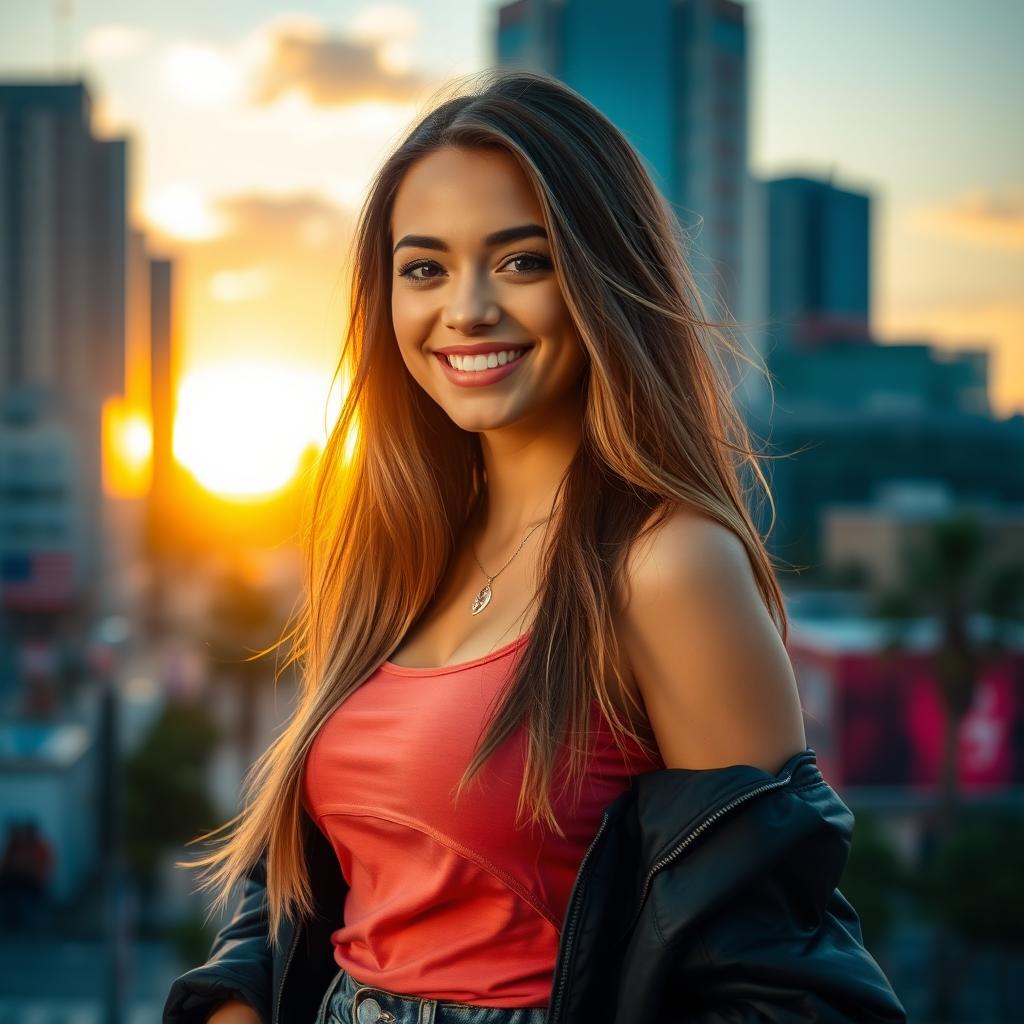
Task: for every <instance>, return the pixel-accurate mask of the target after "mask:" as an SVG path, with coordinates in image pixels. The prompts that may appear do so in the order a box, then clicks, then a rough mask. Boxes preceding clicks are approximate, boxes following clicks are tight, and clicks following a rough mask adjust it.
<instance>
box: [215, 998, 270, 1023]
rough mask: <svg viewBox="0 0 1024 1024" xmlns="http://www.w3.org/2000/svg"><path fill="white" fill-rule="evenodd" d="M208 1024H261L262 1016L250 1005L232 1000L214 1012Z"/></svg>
mask: <svg viewBox="0 0 1024 1024" xmlns="http://www.w3.org/2000/svg"><path fill="white" fill-rule="evenodd" d="M206 1024H260V1015H259V1014H258V1013H257V1012H256V1011H255V1010H254V1009H253V1008H252V1007H251V1006H250V1005H249V1004H248V1003H243V1002H241V1001H239V1000H237V999H232V1000H231V1001H230V1002H228V1003H225V1004H224V1005H223V1006H221V1007H220V1008H218V1009H216V1010H214V1012H213V1014H212V1015H211V1016H210V1017H207V1019H206Z"/></svg>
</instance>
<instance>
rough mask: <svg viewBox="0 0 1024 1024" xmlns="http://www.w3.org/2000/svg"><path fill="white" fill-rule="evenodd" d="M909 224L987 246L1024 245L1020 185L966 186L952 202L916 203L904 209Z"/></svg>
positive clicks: (1023, 190)
mask: <svg viewBox="0 0 1024 1024" xmlns="http://www.w3.org/2000/svg"><path fill="white" fill-rule="evenodd" d="M907 220H908V224H909V225H910V226H911V227H912V228H916V229H917V230H919V231H921V232H923V233H925V234H930V235H937V236H939V237H942V238H949V239H952V240H953V241H958V242H966V243H967V244H969V245H976V246H981V247H983V248H989V249H1024V185H1013V186H1009V187H1007V188H1006V189H1004V190H1003V191H1002V193H997V192H993V191H986V190H985V189H980V188H978V189H969V190H968V191H967V192H965V193H963V194H962V195H961V196H960V197H959V198H957V199H955V200H953V201H952V202H950V203H948V204H945V205H939V206H918V207H914V208H912V209H911V210H910V211H909V213H908V217H907Z"/></svg>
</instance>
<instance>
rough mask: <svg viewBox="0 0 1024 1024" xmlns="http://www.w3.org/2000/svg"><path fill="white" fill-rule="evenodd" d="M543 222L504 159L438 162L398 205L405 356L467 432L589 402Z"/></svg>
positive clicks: (394, 301) (397, 295)
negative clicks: (574, 400)
mask: <svg viewBox="0 0 1024 1024" xmlns="http://www.w3.org/2000/svg"><path fill="white" fill-rule="evenodd" d="M543 223H544V222H543V214H542V210H541V206H540V203H539V202H538V200H537V197H536V195H535V194H534V192H533V188H532V186H531V184H530V181H529V179H528V178H527V177H526V175H525V174H524V173H523V171H522V170H521V169H520V167H519V164H518V163H517V162H516V161H515V159H514V158H513V157H512V156H510V155H509V154H508V153H505V152H503V151H496V150H486V151H484V150H464V149H453V148H448V149H443V150H439V151H436V152H434V153H430V154H428V155H427V156H424V157H422V158H421V159H420V160H418V161H417V162H416V163H415V164H414V165H413V166H412V167H411V168H410V169H409V170H408V171H407V172H406V175H405V177H404V179H403V180H402V183H401V185H400V186H399V189H398V192H397V194H396V196H395V202H394V208H393V211H392V217H391V241H392V245H393V247H394V251H393V256H392V274H393V279H392V298H391V315H392V320H393V322H394V328H395V336H396V338H397V339H398V347H399V350H400V351H401V354H402V359H403V360H404V362H405V365H406V366H407V367H408V369H409V372H410V373H411V374H412V375H413V377H414V378H415V379H416V381H417V382H418V383H419V385H420V387H422V388H423V390H424V391H426V392H427V394H428V395H430V397H431V398H433V399H434V401H435V402H437V403H438V405H440V406H441V408H443V409H444V410H445V412H447V413H448V415H449V416H450V417H451V418H452V420H453V421H454V422H455V423H457V424H458V425H459V426H460V427H462V428H463V429H464V430H472V431H483V430H489V429H495V428H498V427H502V426H506V425H508V424H512V423H515V422H518V421H524V420H531V421H534V422H536V423H538V424H541V423H543V421H544V419H545V418H546V417H545V415H544V414H545V412H551V411H554V410H555V409H557V408H558V406H559V404H560V400H562V399H563V398H564V397H565V396H566V395H567V394H569V393H575V392H578V389H579V379H580V376H581V372H582V370H583V368H584V366H585V355H584V352H583V349H582V347H581V346H580V343H579V340H578V338H577V335H576V332H575V328H574V327H573V323H572V320H571V318H570V316H569V310H568V308H567V306H566V304H565V301H564V299H563V297H562V292H561V289H560V287H559V284H558V281H557V279H556V277H555V271H554V268H553V266H552V261H551V246H550V244H549V243H548V240H547V237H546V233H545V230H544V227H543ZM510 229H515V231H514V237H513V233H512V231H511V230H510ZM503 233H507V234H505V237H502V235H503ZM492 236H493V237H492ZM450 350H454V353H462V354H461V356H457V357H456V359H455V362H456V363H459V362H461V365H460V366H458V367H456V366H452V365H450V364H449V362H448V360H447V359H446V357H445V355H444V352H445V351H450ZM489 353H490V354H489ZM499 353H504V354H499ZM511 357H514V358H511ZM484 364H487V365H488V368H487V369H482V370H478V369H476V368H475V367H477V366H479V365H484ZM491 364H494V365H491Z"/></svg>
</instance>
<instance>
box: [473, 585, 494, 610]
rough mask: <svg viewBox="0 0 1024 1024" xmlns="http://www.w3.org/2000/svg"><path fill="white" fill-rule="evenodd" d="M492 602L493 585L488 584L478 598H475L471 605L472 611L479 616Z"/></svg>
mask: <svg viewBox="0 0 1024 1024" xmlns="http://www.w3.org/2000/svg"><path fill="white" fill-rule="evenodd" d="M490 600H491V584H490V582H487V583H485V584H484V586H483V589H482V590H481V591H480V593H479V594H477V595H476V597H474V598H473V603H472V604H471V605H470V610H471V611H472V612H473V614H474V615H478V614H479V613H480V612H482V611H483V610H484V609H485V608H486V607H487V605H488V604H489V603H490Z"/></svg>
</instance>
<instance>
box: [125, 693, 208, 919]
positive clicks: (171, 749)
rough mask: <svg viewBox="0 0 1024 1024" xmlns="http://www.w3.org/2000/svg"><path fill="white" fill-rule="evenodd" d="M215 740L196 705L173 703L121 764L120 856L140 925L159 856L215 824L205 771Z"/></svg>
mask: <svg viewBox="0 0 1024 1024" xmlns="http://www.w3.org/2000/svg"><path fill="white" fill-rule="evenodd" d="M219 740H220V733H219V730H218V728H217V726H216V723H215V722H214V721H213V720H212V719H211V718H210V716H209V714H208V713H207V712H206V711H205V710H204V709H203V707H202V706H201V705H200V704H197V703H186V702H175V701H172V702H171V703H169V704H168V705H167V706H166V707H165V708H164V710H163V712H162V714H161V715H160V716H159V718H157V719H156V721H154V723H153V725H152V726H151V727H150V730H149V732H148V734H147V735H146V737H145V738H144V739H143V741H142V742H141V743H140V744H139V746H138V748H137V749H136V750H135V751H134V753H132V754H131V755H130V756H129V757H128V758H126V760H125V762H124V766H123V771H124V775H123V779H124V783H123V785H124V792H123V801H122V804H121V808H122V815H123V820H122V835H123V836H124V855H125V861H126V864H127V866H128V868H129V869H130V870H131V871H132V873H133V874H134V875H135V877H136V880H137V882H138V883H139V887H140V891H141V894H142V898H143V921H144V922H145V921H146V919H147V916H148V914H147V912H148V909H149V905H150V902H151V898H152V894H153V888H154V885H155V881H156V877H155V876H156V870H157V865H158V864H159V861H160V857H161V854H162V853H163V852H164V851H165V850H167V849H169V848H174V847H178V846H180V845H181V844H182V843H184V842H187V841H188V840H190V839H193V838H195V836H197V835H198V834H200V833H201V832H206V831H208V830H209V829H211V828H213V827H215V826H216V824H217V820H216V819H217V812H216V810H215V808H214V807H213V804H212V802H211V800H210V797H209V794H208V793H207V788H206V770H207V765H208V764H209V760H210V756H211V755H212V753H213V751H214V748H215V747H216V745H217V743H218V742H219Z"/></svg>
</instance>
